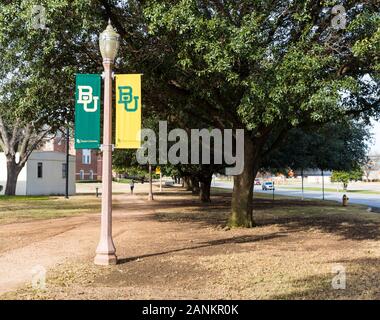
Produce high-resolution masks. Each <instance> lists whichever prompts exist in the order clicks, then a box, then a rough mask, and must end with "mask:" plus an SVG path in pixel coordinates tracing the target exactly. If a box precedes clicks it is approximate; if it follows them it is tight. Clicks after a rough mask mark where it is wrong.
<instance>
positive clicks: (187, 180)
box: [182, 176, 193, 191]
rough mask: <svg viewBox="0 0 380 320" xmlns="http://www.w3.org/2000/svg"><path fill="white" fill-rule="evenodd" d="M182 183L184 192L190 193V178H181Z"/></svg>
mask: <svg viewBox="0 0 380 320" xmlns="http://www.w3.org/2000/svg"><path fill="white" fill-rule="evenodd" d="M182 181H183V187H184V188H186V191H191V190H192V189H193V188H192V187H191V180H190V177H187V176H185V177H183V178H182Z"/></svg>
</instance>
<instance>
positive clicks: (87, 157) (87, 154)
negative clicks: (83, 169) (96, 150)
mask: <svg viewBox="0 0 380 320" xmlns="http://www.w3.org/2000/svg"><path fill="white" fill-rule="evenodd" d="M82 163H83V164H91V150H90V149H83V150H82Z"/></svg>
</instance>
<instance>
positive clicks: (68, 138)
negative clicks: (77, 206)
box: [65, 123, 70, 199]
mask: <svg viewBox="0 0 380 320" xmlns="http://www.w3.org/2000/svg"><path fill="white" fill-rule="evenodd" d="M69 164H70V129H69V123H67V127H66V188H65V198H66V199H68V198H69Z"/></svg>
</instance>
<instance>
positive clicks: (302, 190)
mask: <svg viewBox="0 0 380 320" xmlns="http://www.w3.org/2000/svg"><path fill="white" fill-rule="evenodd" d="M301 179H302V201H303V199H304V193H303V191H304V187H303V168H302V169H301Z"/></svg>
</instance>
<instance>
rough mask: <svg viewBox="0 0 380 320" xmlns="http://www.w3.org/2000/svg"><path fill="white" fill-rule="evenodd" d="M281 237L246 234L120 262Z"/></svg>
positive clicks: (276, 233)
mask: <svg viewBox="0 0 380 320" xmlns="http://www.w3.org/2000/svg"><path fill="white" fill-rule="evenodd" d="M281 237H286V235H284V234H282V233H278V232H275V233H271V234H267V235H260V236H248V235H245V236H238V237H231V238H224V239H217V240H210V241H203V242H200V243H199V244H198V245H195V246H189V247H182V248H177V249H172V250H167V251H161V252H154V253H149V254H144V255H140V256H135V257H128V258H122V259H119V260H118V264H124V263H127V262H131V261H134V260H137V259H143V258H147V257H156V256H161V255H165V254H169V253H176V252H181V251H186V250H197V249H202V248H207V247H213V246H219V245H226V244H241V243H253V242H258V241H265V240H271V239H276V238H281Z"/></svg>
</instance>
